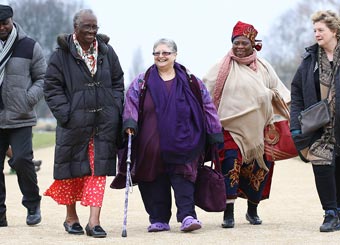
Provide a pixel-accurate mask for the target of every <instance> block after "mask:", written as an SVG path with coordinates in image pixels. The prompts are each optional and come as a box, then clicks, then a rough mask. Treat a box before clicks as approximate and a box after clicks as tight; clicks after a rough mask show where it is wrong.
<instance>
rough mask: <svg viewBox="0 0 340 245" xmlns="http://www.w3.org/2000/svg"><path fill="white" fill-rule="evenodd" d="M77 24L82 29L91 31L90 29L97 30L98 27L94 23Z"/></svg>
mask: <svg viewBox="0 0 340 245" xmlns="http://www.w3.org/2000/svg"><path fill="white" fill-rule="evenodd" d="M79 26H80V28H81V29H82V30H84V31H91V30H94V31H98V29H99V26H96V25H79Z"/></svg>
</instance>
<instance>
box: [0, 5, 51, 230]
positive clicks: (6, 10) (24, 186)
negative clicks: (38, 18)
mask: <svg viewBox="0 0 340 245" xmlns="http://www.w3.org/2000/svg"><path fill="white" fill-rule="evenodd" d="M12 16H13V10H12V8H11V7H10V6H7V5H0V169H1V171H0V227H1V226H7V225H8V224H7V218H6V205H5V199H6V187H5V178H4V173H3V169H4V161H5V156H6V151H7V149H8V147H9V146H11V147H12V150H13V158H12V159H11V161H10V166H11V168H13V169H14V170H15V171H16V173H17V176H18V183H19V187H20V190H21V193H22V195H23V198H22V204H23V205H24V206H25V207H26V208H27V218H26V224H27V225H36V224H38V223H40V221H41V214H40V200H41V196H40V195H39V187H38V181H37V174H36V173H35V170H34V163H33V161H32V159H33V149H32V126H34V125H36V123H37V117H36V113H35V111H34V106H35V105H36V104H37V103H38V101H39V100H40V99H41V98H42V97H43V82H44V80H43V79H44V75H45V71H46V62H45V58H44V55H43V52H42V49H41V47H40V45H39V44H38V43H37V42H36V41H35V40H33V39H32V38H30V37H28V36H27V35H26V33H25V32H24V31H23V30H22V28H21V27H20V26H19V25H18V24H17V23H15V22H14V21H13V19H12Z"/></svg>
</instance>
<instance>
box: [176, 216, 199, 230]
mask: <svg viewBox="0 0 340 245" xmlns="http://www.w3.org/2000/svg"><path fill="white" fill-rule="evenodd" d="M201 228H202V223H201V222H200V221H199V220H197V219H195V218H194V217H192V216H187V217H185V218H184V219H183V221H182V225H181V231H194V230H198V229H201Z"/></svg>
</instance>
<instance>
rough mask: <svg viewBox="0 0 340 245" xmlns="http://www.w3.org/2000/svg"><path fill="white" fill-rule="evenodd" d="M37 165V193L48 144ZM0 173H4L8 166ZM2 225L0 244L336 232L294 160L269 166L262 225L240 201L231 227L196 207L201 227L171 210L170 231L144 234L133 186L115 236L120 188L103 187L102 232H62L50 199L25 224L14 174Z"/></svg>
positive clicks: (276, 240) (185, 240)
mask: <svg viewBox="0 0 340 245" xmlns="http://www.w3.org/2000/svg"><path fill="white" fill-rule="evenodd" d="M34 154H35V157H36V159H42V160H43V164H42V168H41V170H40V171H39V172H38V181H39V186H40V191H41V194H42V193H43V192H44V191H45V190H46V189H47V187H48V186H49V185H50V184H51V183H52V181H53V178H52V168H53V155H54V152H53V147H51V148H46V149H41V150H37V151H35V153H34ZM4 171H5V173H8V172H9V168H8V165H6V166H5V170H4ZM5 177H6V186H7V201H6V204H7V220H8V223H9V226H8V227H2V228H0V244H1V245H4V244H34V245H39V244H41V245H45V244H63V245H64V244H99V243H100V244H119V245H120V244H134V245H137V244H176V245H180V244H185V245H188V244H189V243H190V244H214V245H218V244H327V245H329V244H340V232H331V233H321V232H319V226H320V225H321V223H322V221H323V211H322V209H321V205H320V202H319V199H318V196H317V193H316V189H315V184H314V179H313V174H312V168H311V166H310V165H309V164H306V163H303V162H301V161H299V160H298V159H291V160H286V161H280V162H277V163H276V165H275V170H274V176H273V183H272V190H271V196H270V199H268V200H265V201H263V202H262V203H261V204H260V206H259V210H258V211H259V215H260V217H261V219H262V220H263V224H262V225H259V226H253V225H250V224H249V223H248V222H247V221H246V219H245V212H246V201H245V200H244V199H237V201H236V203H235V223H236V225H235V228H234V229H222V228H221V227H220V224H221V221H222V216H223V214H222V213H207V212H204V211H203V210H201V209H199V208H197V214H198V218H199V219H200V220H201V221H202V222H203V228H202V229H200V230H198V231H195V232H192V233H183V232H180V231H179V227H180V223H177V222H176V219H175V213H176V209H175V208H173V217H172V219H171V221H170V226H171V231H169V232H159V233H148V232H146V227H147V226H148V225H149V222H148V216H147V215H146V212H145V211H144V207H143V203H142V201H141V197H140V194H139V191H138V188H137V187H134V188H133V193H131V194H130V196H129V209H128V225H127V237H126V238H122V237H121V231H122V222H123V210H124V208H123V207H124V194H125V193H124V190H112V189H110V188H109V185H110V183H111V181H112V177H111V178H108V179H107V188H106V193H105V198H104V204H103V208H102V215H101V225H102V227H103V228H104V229H105V230H106V231H107V233H108V236H107V237H106V238H103V239H94V238H91V237H87V236H86V235H82V236H75V235H69V234H67V233H66V232H65V231H64V229H63V226H62V223H63V221H64V219H65V207H64V206H61V205H60V206H59V205H57V204H56V203H55V202H54V201H53V200H52V199H51V198H49V197H43V199H42V207H41V211H42V222H41V223H40V224H39V225H37V226H35V227H29V226H27V225H26V223H25V219H26V209H25V208H24V207H23V206H22V205H21V193H20V190H19V187H18V184H17V179H16V176H15V175H8V174H7V175H6V176H5ZM78 213H79V218H80V222H81V224H82V225H83V226H84V227H85V225H86V224H87V219H88V215H89V208H87V207H83V206H80V205H79V206H78Z"/></svg>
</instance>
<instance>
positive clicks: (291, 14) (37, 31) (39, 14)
mask: <svg viewBox="0 0 340 245" xmlns="http://www.w3.org/2000/svg"><path fill="white" fill-rule="evenodd" d="M8 4H9V5H10V6H12V8H13V10H14V16H13V19H14V21H15V22H17V23H18V24H20V25H21V26H22V27H23V29H24V30H25V32H26V33H27V34H28V35H30V36H31V37H33V38H34V39H36V40H37V41H38V42H39V43H40V44H41V46H42V48H43V51H44V54H45V57H46V60H48V59H49V56H50V54H51V53H52V51H53V50H54V48H55V45H56V38H57V35H58V34H60V33H71V32H72V30H73V20H72V18H73V16H74V14H75V12H76V11H78V10H79V9H81V8H84V2H83V0H73V1H67V0H10V1H9V2H8ZM321 9H323V10H324V9H332V10H333V11H337V12H338V13H339V10H340V0H300V1H299V2H297V4H296V5H295V6H292V7H291V9H288V10H287V11H285V12H284V13H282V15H281V16H279V17H278V18H277V19H276V20H275V21H274V22H273V23H270V28H269V32H268V33H267V35H265V36H264V38H263V49H262V51H261V52H262V55H263V56H264V58H266V59H267V60H268V61H269V62H270V63H271V64H272V65H273V67H274V69H275V70H276V72H277V74H278V76H279V77H280V78H281V80H282V81H283V82H284V83H285V85H286V86H287V87H288V88H290V83H291V81H292V79H293V76H294V74H295V72H296V70H297V68H298V65H299V64H300V62H301V57H302V55H303V53H304V49H305V47H308V46H310V45H312V44H314V43H315V40H314V36H313V26H312V22H311V19H310V16H311V15H312V14H313V13H314V12H315V11H317V10H321ZM143 70H144V65H143V57H142V54H141V48H140V47H136V48H135V52H134V55H133V60H132V64H131V67H130V69H129V73H128V74H129V77H135V76H137V75H138V74H139V73H140V72H142V71H143ZM36 109H37V114H38V117H46V116H48V115H51V113H50V111H49V109H48V107H47V105H46V103H45V101H44V100H42V101H40V102H39V104H38V105H37V108H36Z"/></svg>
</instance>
